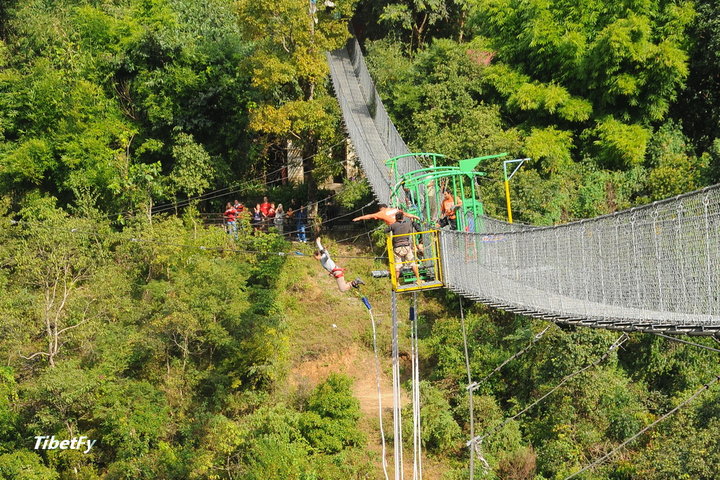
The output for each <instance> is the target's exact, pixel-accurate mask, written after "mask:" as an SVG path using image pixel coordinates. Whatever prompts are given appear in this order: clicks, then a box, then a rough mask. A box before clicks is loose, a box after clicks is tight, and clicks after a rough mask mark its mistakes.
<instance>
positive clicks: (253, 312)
mask: <svg viewBox="0 0 720 480" xmlns="http://www.w3.org/2000/svg"><path fill="white" fill-rule="evenodd" d="M719 18H720V7H719V6H718V5H717V2H714V1H710V0H698V1H695V2H692V1H689V0H687V1H685V0H678V1H668V0H657V1H649V0H638V1H631V2H627V1H619V0H608V1H604V2H603V1H599V0H583V1H581V2H574V3H573V2H569V1H561V0H554V1H550V0H429V1H417V0H392V1H390V0H382V1H372V0H358V1H357V2H356V1H355V0H348V1H341V0H335V1H334V2H325V4H323V3H322V2H314V1H312V2H308V1H306V0H280V1H274V2H270V1H267V0H254V1H250V0H239V1H236V2H235V1H229V0H209V1H205V2H198V1H194V0H59V1H53V2H48V1H45V0H12V1H4V2H0V222H2V227H0V292H1V293H0V356H1V357H2V359H3V360H2V365H0V479H47V480H50V479H71V478H82V479H88V480H89V479H95V478H105V479H143V478H146V479H155V478H162V479H231V478H242V479H257V480H261V479H262V480H265V479H269V480H272V479H277V480H281V479H282V480H286V479H297V480H311V479H337V478H343V479H345V478H354V479H368V478H378V476H379V475H381V473H380V472H381V469H380V459H379V457H378V455H377V454H376V453H375V451H376V450H375V449H374V447H375V445H374V443H375V442H376V441H377V438H376V436H373V437H372V438H370V437H369V436H368V433H369V432H368V431H367V430H368V429H363V428H362V419H363V414H362V413H361V410H360V408H359V405H358V401H357V399H356V398H354V397H353V395H352V386H351V383H352V382H351V380H350V379H349V378H348V377H346V376H343V375H337V374H332V375H330V376H329V377H327V378H325V379H323V381H321V382H320V383H319V385H317V386H316V387H313V388H312V389H308V390H307V391H304V390H302V389H298V390H297V391H292V392H290V393H288V392H287V391H283V390H282V388H281V387H282V386H283V385H284V384H283V382H284V380H285V379H286V378H287V376H288V372H289V370H290V367H291V365H290V363H291V361H292V355H291V353H290V348H291V346H290V345H291V341H290V339H291V337H292V335H294V332H291V331H289V330H288V323H287V318H286V315H287V313H288V312H286V311H284V310H283V305H289V304H292V303H293V302H295V303H300V304H301V303H302V302H304V301H307V300H306V299H305V298H303V294H302V291H300V292H299V293H298V292H294V291H291V292H286V291H282V290H281V286H280V285H279V283H278V279H279V278H280V277H282V275H295V274H298V272H297V271H294V270H293V271H292V272H290V271H289V270H291V268H290V267H288V262H286V260H285V258H283V257H282V256H277V255H268V254H267V252H275V251H278V250H285V249H286V248H287V244H286V243H285V241H284V240H283V239H281V238H280V237H278V236H276V235H274V234H268V235H266V234H260V235H250V234H248V233H247V231H246V230H244V231H242V232H241V235H240V237H239V239H238V240H237V241H233V240H232V239H231V238H229V237H228V236H227V235H225V234H224V233H222V231H221V230H219V229H214V228H205V227H204V226H203V225H202V224H201V223H202V222H201V221H200V220H199V217H198V216H197V215H196V213H197V210H198V209H200V210H202V209H206V210H210V209H217V208H218V206H219V205H220V204H222V203H224V202H225V201H228V200H231V199H232V198H234V197H236V196H239V197H241V198H249V197H252V198H258V196H262V195H263V194H264V193H265V192H266V189H267V188H268V186H272V185H273V184H274V182H277V181H278V180H279V175H275V176H273V174H274V172H278V171H280V169H281V167H282V166H283V164H284V162H285V161H286V160H287V159H288V158H291V157H295V158H301V160H302V162H303V163H304V166H305V167H307V171H308V172H310V174H309V175H306V177H307V178H306V180H307V183H306V185H305V186H302V187H297V188H294V189H293V187H284V188H286V190H277V191H275V192H274V193H275V198H278V199H280V198H281V199H282V200H283V201H285V199H286V198H287V199H288V200H289V199H290V198H293V197H296V198H297V197H303V198H312V197H313V196H314V195H316V193H317V185H316V183H317V182H319V181H320V180H323V179H326V178H327V177H328V176H332V175H337V174H338V173H339V172H340V167H339V162H338V161H337V160H339V159H341V158H342V156H343V155H344V150H345V138H344V134H343V130H342V127H341V120H340V116H339V109H338V107H337V103H336V101H335V100H334V99H333V98H332V92H331V89H330V83H329V81H328V78H327V74H328V69H327V66H326V64H325V60H324V52H325V51H326V50H328V49H332V48H336V47H339V46H341V45H342V43H343V42H344V41H345V40H346V39H347V38H348V36H349V31H348V28H347V24H348V22H349V21H351V20H352V30H354V32H355V33H357V34H358V35H359V36H360V38H361V40H363V43H364V47H365V48H366V50H367V52H368V64H369V65H370V68H371V70H372V73H373V75H374V78H375V79H376V81H377V86H378V90H379V91H380V93H381V96H382V97H383V100H384V102H385V104H386V105H387V108H388V111H389V112H390V114H391V116H393V118H394V120H395V122H396V125H397V126H398V129H399V130H400V132H401V135H402V136H403V137H404V138H405V139H406V140H407V141H408V143H409V144H410V145H411V146H412V147H413V148H414V149H417V150H422V151H436V152H438V153H443V154H446V155H448V156H450V157H452V158H455V159H460V158H467V157H475V156H479V155H483V154H493V153H498V152H500V151H504V152H509V153H510V154H511V155H513V156H516V157H530V158H531V159H532V160H531V161H530V162H528V163H527V164H525V165H524V166H523V167H522V170H521V171H520V172H518V174H517V175H516V176H515V177H514V178H513V182H512V189H513V198H514V204H513V205H514V210H515V215H516V217H517V218H518V219H519V220H521V221H527V222H533V223H540V224H551V223H555V222H562V221H567V220H571V219H575V218H580V217H589V216H594V215H598V214H604V213H609V212H613V211H616V210H619V209H622V208H626V207H630V206H633V205H638V204H642V203H645V202H648V201H653V200H658V199H661V198H665V197H667V196H671V195H675V194H678V193H682V192H685V191H688V190H692V189H694V188H698V187H700V186H703V185H706V184H708V183H710V182H714V181H717V180H718V179H720V134H718V131H719V128H720V95H719V89H720V83H719V81H718V73H719V72H718V68H719V67H718V65H720V63H719V62H718V58H719V57H720V28H718V25H719V23H720V21H719V20H718V19H719ZM483 168H484V169H486V170H487V171H488V172H489V176H488V177H487V182H486V183H484V184H483V185H482V186H481V188H482V190H483V195H484V200H485V205H486V209H487V211H489V212H490V213H492V214H497V215H500V214H501V212H502V208H503V205H504V203H503V202H504V201H503V191H502V186H501V182H499V180H500V179H501V170H502V167H501V165H500V164H499V163H495V164H487V165H483ZM250 178H261V180H254V181H248V182H243V183H242V187H238V185H237V184H238V180H239V179H242V180H247V179H250ZM346 186H347V188H345V189H344V190H343V191H342V192H341V193H340V194H339V195H338V197H337V200H338V204H340V205H342V206H343V207H346V208H355V207H356V206H358V205H363V204H364V203H365V202H367V200H368V199H367V197H368V189H367V185H366V184H365V183H363V182H355V181H353V179H346ZM291 189H292V190H291ZM218 192H219V193H218ZM203 194H206V196H207V197H208V198H204V197H203ZM210 197H212V198H210ZM360 198H362V199H363V201H362V202H360V201H359V200H358V199H360ZM186 200H192V201H186ZM158 204H160V208H158ZM188 205H189V208H188ZM162 211H165V212H171V213H172V214H173V215H169V214H167V213H166V214H164V215H157V213H158V212H162ZM11 220H12V221H14V222H15V223H14V224H11ZM245 227H247V225H245ZM200 247H203V248H200ZM235 250H242V252H238V251H235ZM248 251H249V252H256V253H250V254H248V253H246V252H248ZM363 268H366V269H367V270H370V269H377V268H382V267H380V266H378V265H374V264H372V262H370V261H368V262H366V263H365V264H363ZM313 278H316V277H313ZM313 278H310V277H308V278H306V279H300V281H304V282H309V281H313ZM369 283H370V282H369ZM366 288H368V289H370V288H372V287H371V285H368V286H367V287H366ZM370 291H371V292H373V290H370ZM374 293H377V296H378V297H380V296H381V293H382V295H384V293H385V290H382V292H380V291H376V292H374ZM288 298H290V300H288ZM281 299H282V300H283V301H280V300H281ZM373 301H374V302H375V299H373ZM348 304H349V302H348ZM333 305H334V308H336V309H338V310H339V309H344V308H346V304H345V303H344V302H341V301H339V300H337V299H335V300H334V304H333ZM356 306H357V308H358V311H359V312H360V313H361V314H364V312H363V310H362V306H359V305H356ZM426 307H427V310H426ZM430 307H432V308H430ZM306 308H307V309H308V311H312V308H313V306H312V305H307V306H306ZM347 308H351V307H347ZM401 308H405V306H404V304H403V305H401ZM466 308H467V305H466ZM457 310H458V304H457V299H456V298H455V297H453V296H452V295H445V294H443V293H438V294H437V295H434V296H432V295H430V296H429V300H428V302H427V303H423V305H422V306H421V311H422V314H421V317H420V324H421V337H422V340H421V346H420V351H421V357H422V358H421V362H420V363H421V367H422V373H421V377H422V378H423V382H422V385H421V402H422V410H421V416H422V419H423V429H424V430H423V435H422V441H423V447H424V449H425V451H426V453H427V455H428V457H429V458H430V459H432V461H433V462H434V463H433V462H431V464H433V467H434V468H429V469H428V471H427V472H426V478H431V477H432V476H433V475H435V477H436V478H445V479H456V478H457V479H459V478H467V474H468V472H467V468H468V463H467V449H466V448H465V442H466V441H467V439H468V436H469V434H470V423H469V418H468V399H467V392H466V389H465V386H466V383H467V374H466V371H465V368H466V365H465V361H464V349H463V338H462V334H461V330H460V328H459V319H458V318H457V316H456V313H455V312H457ZM310 321H311V319H308V322H310ZM466 321H467V323H468V336H469V345H468V347H469V352H470V358H469V367H470V370H471V374H472V377H473V378H474V379H475V380H478V379H482V378H484V377H486V375H488V374H489V373H490V372H492V371H493V369H494V368H495V367H496V366H497V365H499V364H501V363H502V362H503V361H504V360H505V359H507V358H508V357H510V356H511V355H512V354H513V353H515V352H518V351H520V350H521V349H523V348H524V347H526V346H527V345H528V342H530V341H531V339H532V338H533V335H534V334H536V333H537V332H538V331H540V330H541V328H543V327H544V326H541V325H540V324H538V323H537V322H535V321H530V320H528V319H526V318H522V317H517V316H514V315H508V314H504V313H501V312H495V311H490V310H487V309H485V308H484V307H481V306H473V307H471V308H470V309H469V313H468V315H467V318H466ZM385 327H386V325H385ZM387 334H388V332H387V331H386V329H384V327H383V328H381V331H380V344H381V345H384V346H387V343H388V338H387ZM617 336H618V335H617V334H615V333H611V332H604V331H591V330H587V329H577V330H576V329H572V328H564V329H563V328H558V327H556V326H551V328H550V329H549V330H548V331H547V333H545V335H544V337H543V338H542V339H541V340H539V341H538V342H537V344H536V345H535V346H533V347H532V348H531V349H529V350H528V352H527V353H526V354H524V355H522V356H521V357H519V358H517V359H516V360H514V361H513V362H511V363H509V364H508V365H506V366H505V367H504V368H502V369H501V370H500V371H499V372H496V373H494V374H493V375H491V376H490V377H488V378H487V379H486V381H484V382H482V384H481V385H479V388H478V390H477V392H476V395H475V397H474V401H475V412H476V418H475V419H474V420H475V421H474V427H475V433H476V434H479V433H482V432H492V434H490V435H488V437H487V438H486V439H485V440H484V442H483V444H482V446H481V448H480V453H481V454H482V460H484V461H485V462H487V463H486V464H485V463H483V461H481V459H480V458H478V459H477V462H476V472H475V473H476V477H475V478H484V479H517V480H520V479H537V480H539V479H556V478H557V479H563V478H565V477H567V476H568V475H570V474H572V473H573V472H577V471H578V470H579V469H581V468H582V467H584V466H586V465H587V464H589V463H590V462H591V461H593V460H594V459H596V458H598V457H600V456H602V455H603V454H604V453H605V452H609V451H610V450H611V449H613V448H615V447H616V446H618V445H620V444H621V443H622V442H624V441H625V440H626V439H628V438H630V437H631V436H632V435H634V434H635V433H636V432H638V431H639V430H640V429H642V428H643V427H645V426H648V425H650V424H651V423H652V422H653V421H654V420H657V419H659V418H661V416H662V415H663V414H665V413H666V412H668V411H670V410H671V409H672V408H673V407H675V406H677V405H679V404H680V403H681V402H682V401H683V400H684V399H686V398H688V397H689V395H691V394H692V393H693V392H695V391H697V390H698V389H699V388H700V387H701V386H702V385H703V384H704V383H705V382H708V381H710V380H711V379H712V378H713V376H714V375H716V374H717V372H713V371H712V366H713V365H715V364H716V363H717V362H716V353H715V352H710V351H704V350H700V349H697V348H696V347H693V346H686V345H679V344H676V343H670V342H668V341H666V340H664V339H661V338H657V337H651V336H645V335H636V336H631V338H630V340H629V341H628V342H627V343H625V344H624V346H623V348H622V349H620V350H618V351H611V352H608V348H609V346H610V345H611V344H612V343H613V342H614V341H615V340H616V339H617ZM366 337H367V335H362V338H366ZM355 340H357V339H355ZM406 341H407V339H403V342H406ZM358 343H362V342H360V341H358ZM406 347H407V345H406V344H404V345H403V346H402V348H403V349H405V348H406ZM384 350H387V348H384ZM384 353H386V354H387V352H386V351H385V352H384ZM600 360H602V361H600ZM595 362H597V365H596V366H594V367H593V368H588V369H587V370H584V371H583V372H582V374H580V375H578V376H574V373H575V372H577V371H579V370H580V369H583V368H584V367H586V366H588V365H591V364H593V363H595ZM558 385H559V387H558ZM556 387H557V388H556ZM545 394H548V396H547V397H546V398H545V399H544V400H543V401H542V402H540V403H538V404H537V405H533V403H534V402H535V400H536V399H538V398H540V397H542V396H543V395H545ZM718 395H719V394H718V391H717V388H713V389H711V390H710V391H709V392H705V393H704V394H703V395H701V396H699V397H698V398H697V399H696V400H695V402H693V403H692V404H691V405H689V406H688V407H686V408H684V409H682V410H680V411H679V412H678V413H677V414H675V415H673V416H671V417H670V418H669V419H668V420H667V421H665V422H663V423H662V424H660V425H659V426H658V427H657V428H655V429H654V430H652V432H651V433H648V434H646V435H643V436H641V437H639V438H638V439H637V440H636V441H635V442H633V443H630V444H629V445H627V447H626V448H625V449H623V450H621V452H619V453H618V454H617V455H616V456H614V457H612V458H611V459H608V461H607V462H605V464H604V465H602V466H600V467H598V468H596V469H594V470H592V471H589V472H586V473H584V474H583V475H581V477H580V478H584V479H613V480H624V479H635V478H643V479H650V480H661V479H663V480H664V479H674V478H693V479H708V480H709V479H715V478H720V471H719V470H718V469H719V466H720V443H718V438H720V422H718V419H717V416H718V406H717V405H718V401H720V398H719V396H718ZM527 407H531V408H530V409H529V410H528V411H527V413H524V414H522V415H518V416H517V418H513V419H512V420H508V419H510V418H511V417H513V416H515V415H516V414H519V413H520V412H522V411H523V410H524V409H525V408H527ZM366 420H367V419H366ZM374 421H375V420H374V418H373V422H374ZM405 421H406V424H405V425H404V429H405V431H406V435H405V438H406V439H411V435H410V429H411V423H410V412H409V411H408V412H407V414H406V415H405ZM370 430H371V431H372V434H373V435H375V434H376V433H377V432H375V431H374V430H372V429H370ZM36 435H55V436H56V437H58V438H69V437H72V436H76V435H88V436H90V437H92V438H97V439H99V440H100V442H99V443H98V445H97V446H96V448H94V449H93V450H92V451H91V452H90V453H88V454H83V453H81V452H78V451H73V450H66V451H59V450H55V451H41V450H34V449H33V448H31V447H32V445H33V440H34V436H36ZM407 446H408V447H409V446H410V445H409V444H408V445H407Z"/></svg>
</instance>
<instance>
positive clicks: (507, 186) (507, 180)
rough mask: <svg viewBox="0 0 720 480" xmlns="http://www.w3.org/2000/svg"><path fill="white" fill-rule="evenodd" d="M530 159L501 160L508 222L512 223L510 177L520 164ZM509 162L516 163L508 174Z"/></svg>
mask: <svg viewBox="0 0 720 480" xmlns="http://www.w3.org/2000/svg"><path fill="white" fill-rule="evenodd" d="M527 160H530V159H529V158H516V159H515V160H505V161H504V162H503V174H504V175H505V203H507V212H508V223H512V208H511V207H510V179H511V178H512V177H513V175H515V172H517V171H518V169H519V168H520V167H521V166H522V164H523V163H525V161H527ZM511 163H517V166H516V167H515V170H513V171H512V173H511V174H510V175H508V165H509V164H511Z"/></svg>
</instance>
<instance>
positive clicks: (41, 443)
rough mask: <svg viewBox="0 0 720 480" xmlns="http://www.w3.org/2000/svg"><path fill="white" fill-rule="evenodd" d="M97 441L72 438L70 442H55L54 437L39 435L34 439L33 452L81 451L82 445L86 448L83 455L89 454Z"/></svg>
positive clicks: (85, 438)
mask: <svg viewBox="0 0 720 480" xmlns="http://www.w3.org/2000/svg"><path fill="white" fill-rule="evenodd" d="M95 442H97V440H90V439H89V438H88V437H85V436H83V437H73V438H71V439H70V440H57V439H56V438H55V435H52V436H47V435H39V436H36V437H35V450H55V449H56V448H59V449H60V450H68V449H70V450H81V449H82V448H83V445H85V446H87V448H86V449H85V451H84V452H83V453H88V452H90V449H92V447H93V445H95Z"/></svg>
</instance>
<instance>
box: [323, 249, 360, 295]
mask: <svg viewBox="0 0 720 480" xmlns="http://www.w3.org/2000/svg"><path fill="white" fill-rule="evenodd" d="M315 243H316V245H317V248H318V249H317V250H316V251H315V255H314V257H315V259H316V260H319V261H320V265H322V266H323V268H324V269H325V270H327V271H328V273H329V274H330V275H332V276H333V277H334V278H335V281H336V282H337V286H338V290H340V291H341V292H347V291H348V290H350V289H351V288H360V285H364V284H365V282H363V281H362V280H360V277H358V278H356V279H355V280H353V281H352V282H350V283H348V282H346V281H345V273H344V271H345V269H344V268H340V267H338V266H337V265H336V264H335V262H333V260H332V258H330V253H329V252H328V251H327V250H326V249H325V248H324V247H323V246H322V243H320V237H318V238H316V239H315Z"/></svg>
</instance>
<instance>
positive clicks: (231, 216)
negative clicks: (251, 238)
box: [223, 202, 238, 240]
mask: <svg viewBox="0 0 720 480" xmlns="http://www.w3.org/2000/svg"><path fill="white" fill-rule="evenodd" d="M223 217H224V218H225V224H226V225H227V232H228V235H229V234H232V235H233V236H234V237H235V240H237V239H238V229H237V210H235V207H233V206H232V204H231V203H230V202H227V205H226V206H225V212H224V213H223Z"/></svg>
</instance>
